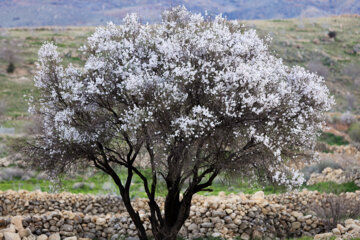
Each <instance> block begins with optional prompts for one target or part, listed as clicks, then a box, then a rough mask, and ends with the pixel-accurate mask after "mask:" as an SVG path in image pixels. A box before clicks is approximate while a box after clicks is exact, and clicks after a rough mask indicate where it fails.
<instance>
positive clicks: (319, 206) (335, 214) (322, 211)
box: [311, 194, 360, 231]
mask: <svg viewBox="0 0 360 240" xmlns="http://www.w3.org/2000/svg"><path fill="white" fill-rule="evenodd" d="M311 208H312V210H313V211H314V212H315V213H316V215H317V216H318V217H320V218H321V219H322V220H323V222H324V225H325V229H326V230H327V231H331V230H332V229H333V228H336V226H337V224H339V223H343V221H344V220H346V219H348V218H358V217H359V216H360V204H359V202H358V201H355V200H354V199H350V198H346V196H345V195H344V194H341V195H334V194H330V195H328V196H325V197H324V198H323V199H321V200H320V201H319V202H315V203H313V204H312V206H311Z"/></svg>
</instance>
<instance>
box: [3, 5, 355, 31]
mask: <svg viewBox="0 0 360 240" xmlns="http://www.w3.org/2000/svg"><path fill="white" fill-rule="evenodd" d="M176 5H185V6H186V7H187V8H188V9H190V10H192V11H200V12H204V11H205V10H206V11H208V12H209V13H210V14H219V13H223V14H224V15H226V16H227V17H228V18H229V19H274V18H276V19H281V18H297V17H300V18H306V17H320V16H328V15H340V14H345V13H349V14H350V13H352V14H359V13H360V1H358V0H301V1H297V0H191V1H190V0H133V1H131V0H120V1H118V0H92V1H84V0H21V1H20V0H2V1H0V26H2V27H19V26H94V25H99V24H104V23H105V22H108V21H113V22H115V23H119V21H120V19H122V18H123V17H124V16H125V15H126V13H129V12H136V13H138V14H139V15H140V16H141V18H142V20H143V21H149V22H156V21H159V20H160V17H159V16H160V13H161V12H162V11H163V10H164V9H167V8H169V7H171V6H176Z"/></svg>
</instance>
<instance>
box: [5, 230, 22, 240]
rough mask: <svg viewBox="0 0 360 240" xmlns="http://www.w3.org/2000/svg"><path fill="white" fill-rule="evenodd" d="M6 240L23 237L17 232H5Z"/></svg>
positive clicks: (17, 239)
mask: <svg viewBox="0 0 360 240" xmlns="http://www.w3.org/2000/svg"><path fill="white" fill-rule="evenodd" d="M4 240H21V238H20V236H19V234H17V233H12V232H4Z"/></svg>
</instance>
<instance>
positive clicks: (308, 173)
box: [301, 161, 343, 180]
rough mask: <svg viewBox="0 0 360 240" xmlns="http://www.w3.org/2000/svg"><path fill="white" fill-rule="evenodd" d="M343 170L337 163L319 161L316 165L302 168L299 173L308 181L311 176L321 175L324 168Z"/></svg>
mask: <svg viewBox="0 0 360 240" xmlns="http://www.w3.org/2000/svg"><path fill="white" fill-rule="evenodd" d="M327 167H329V168H332V169H343V168H342V167H341V166H340V165H339V164H338V163H336V162H333V161H321V162H319V163H317V164H314V165H310V166H306V167H304V168H303V169H302V170H301V172H302V173H303V174H304V177H305V179H306V180H309V178H310V176H311V174H313V173H321V172H322V171H323V170H324V169H325V168H327Z"/></svg>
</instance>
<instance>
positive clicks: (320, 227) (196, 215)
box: [0, 190, 360, 240]
mask: <svg viewBox="0 0 360 240" xmlns="http://www.w3.org/2000/svg"><path fill="white" fill-rule="evenodd" d="M345 195H346V196H345V197H346V198H347V199H353V200H354V201H359V202H360V191H358V192H356V193H346V194H345ZM324 197H326V194H321V193H318V192H310V191H307V190H304V191H301V192H290V193H285V194H279V195H268V196H264V194H263V193H262V192H257V193H255V194H254V195H244V194H241V193H240V194H236V195H235V194H230V195H228V196H226V195H225V194H223V193H221V194H219V196H209V197H205V196H195V197H194V199H193V203H192V204H193V205H192V207H191V212H190V217H189V219H188V220H187V221H186V222H185V224H184V227H183V228H182V230H181V234H182V235H183V236H185V237H187V238H192V237H205V236H213V237H220V236H221V237H225V238H233V237H235V236H241V238H242V239H249V238H261V237H265V236H266V237H267V238H269V239H273V238H274V237H295V236H302V235H315V234H318V233H323V232H324V224H323V223H322V221H321V220H320V219H318V218H316V217H315V216H314V213H313V212H312V211H311V207H309V206H311V204H312V203H314V202H318V203H319V204H321V203H320V202H321V199H323V198H324ZM158 202H160V203H161V204H162V202H163V200H162V199H158ZM133 205H134V208H135V209H136V210H137V211H139V214H140V217H141V219H142V220H145V224H144V226H145V229H146V230H147V231H148V233H149V234H151V226H150V222H149V220H148V217H149V214H148V213H149V208H148V205H147V202H146V199H136V200H134V201H133ZM0 210H1V211H0V213H1V216H2V217H1V219H0V229H1V228H4V229H3V230H0V240H1V239H2V236H3V235H4V233H5V232H9V231H10V232H11V233H14V231H15V230H14V229H16V228H15V225H14V223H11V222H14V219H15V220H16V219H19V218H20V219H21V220H20V221H21V224H22V227H23V228H24V231H22V232H19V231H18V230H17V231H15V234H18V235H19V236H22V239H24V240H34V239H36V237H35V236H38V238H39V240H47V237H49V236H54V235H56V236H58V237H61V238H66V237H73V236H75V237H77V238H89V239H94V238H96V239H117V238H118V237H120V236H136V228H135V225H134V224H133V223H132V221H131V219H130V217H129V215H128V213H127V212H126V210H125V208H124V206H123V203H122V201H121V198H119V197H116V196H92V195H82V194H69V193H60V194H49V193H43V192H39V191H38V192H27V191H19V192H15V191H6V192H0ZM15 216H16V217H15ZM15 222H16V221H15ZM17 222H19V220H17ZM18 228H19V227H18ZM25 230H26V231H25ZM335 231H336V230H335ZM23 233H28V234H29V235H28V236H25V235H26V234H25V235H21V234H23ZM1 234H2V235H1ZM29 236H30V238H29ZM40 236H41V237H40ZM24 237H26V238H24ZM31 238H32V239H31ZM45 238H46V239H45ZM6 240H7V239H6ZM50 240H54V239H50ZM55 240H56V239H55Z"/></svg>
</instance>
